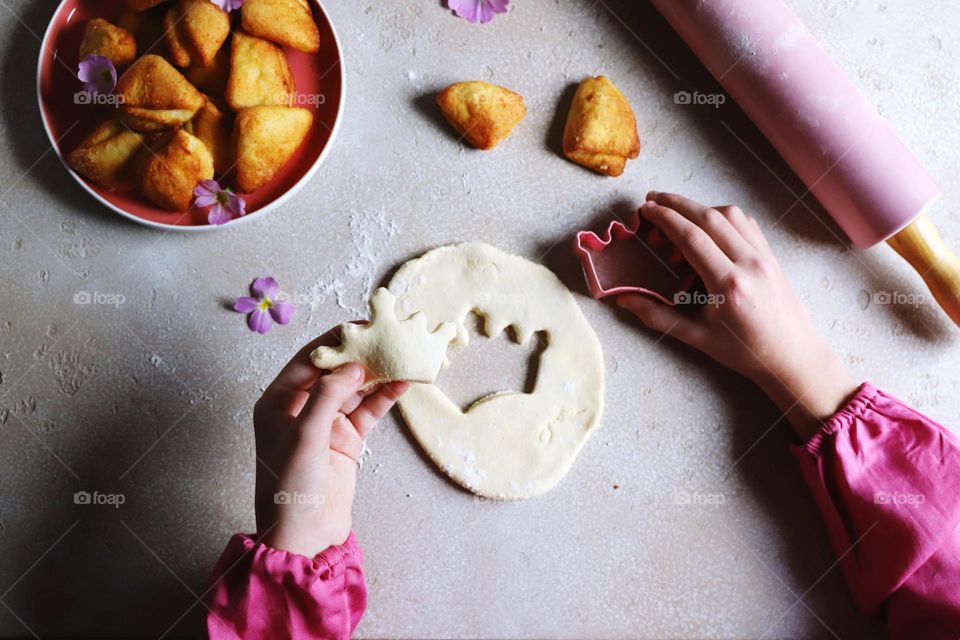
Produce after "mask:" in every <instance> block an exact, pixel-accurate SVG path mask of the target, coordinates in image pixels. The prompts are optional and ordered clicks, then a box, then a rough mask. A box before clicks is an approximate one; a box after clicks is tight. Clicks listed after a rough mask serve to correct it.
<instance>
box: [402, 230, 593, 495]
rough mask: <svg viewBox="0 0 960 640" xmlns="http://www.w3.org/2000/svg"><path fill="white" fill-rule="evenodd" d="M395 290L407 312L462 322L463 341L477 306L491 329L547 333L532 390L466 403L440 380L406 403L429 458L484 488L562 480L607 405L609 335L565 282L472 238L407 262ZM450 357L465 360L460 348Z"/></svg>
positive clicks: (523, 336)
mask: <svg viewBox="0 0 960 640" xmlns="http://www.w3.org/2000/svg"><path fill="white" fill-rule="evenodd" d="M389 289H390V290H391V292H393V294H394V295H396V296H397V301H398V302H397V305H398V306H397V309H398V311H399V312H400V313H402V314H403V315H404V316H406V315H409V314H412V313H415V312H418V311H419V312H422V313H424V314H425V315H426V317H427V325H428V328H433V327H436V326H438V325H439V324H440V323H442V322H454V323H455V324H456V325H457V338H456V339H455V340H454V342H453V344H454V345H457V344H460V345H463V344H466V343H467V341H468V334H467V328H466V323H467V320H468V318H469V316H470V314H471V312H473V313H476V314H477V315H479V316H480V317H481V318H483V321H484V333H486V334H487V336H489V337H494V336H497V335H499V334H500V333H501V332H502V331H504V330H505V329H506V328H507V327H511V328H512V329H513V331H514V334H515V335H516V337H517V340H518V341H519V342H520V343H521V344H523V343H525V342H526V341H527V340H530V339H537V338H532V337H533V336H535V335H536V334H538V333H541V332H542V334H541V335H544V334H545V335H546V342H547V346H546V348H545V349H544V350H543V353H542V355H541V358H540V366H539V368H538V372H537V379H536V381H535V383H534V387H533V389H532V390H531V391H530V393H520V392H513V391H510V392H501V393H495V394H492V395H489V396H487V397H484V398H481V399H480V400H478V401H477V402H475V403H474V404H472V405H471V406H470V407H469V408H468V409H467V410H466V411H462V410H461V409H460V407H459V406H457V404H456V403H455V402H453V401H451V400H450V398H448V397H447V395H446V394H444V392H443V391H442V390H441V389H440V388H438V387H437V386H436V385H433V384H415V385H413V387H412V388H411V389H410V391H408V392H407V394H406V395H405V396H404V397H403V398H402V399H401V400H400V410H401V412H402V414H403V417H404V420H405V421H406V423H407V425H408V426H409V427H410V430H411V431H412V432H413V435H414V437H415V438H416V439H417V441H418V442H419V443H420V446H422V447H423V449H424V450H425V451H426V452H427V454H428V455H429V456H430V458H431V459H432V460H433V461H434V462H435V463H436V464H437V465H438V466H439V467H440V468H441V469H443V470H444V472H446V474H447V475H449V476H450V477H451V478H452V479H453V480H454V481H456V482H457V483H458V484H460V485H462V486H463V487H465V488H467V489H469V490H470V491H473V492H474V493H476V494H478V495H482V496H486V497H489V498H493V499H498V500H519V499H524V498H531V497H534V496H538V495H541V494H543V493H545V492H547V491H549V490H550V489H552V488H553V487H554V486H556V484H557V483H558V482H559V481H560V480H561V479H562V478H563V476H564V475H566V473H567V471H569V469H570V467H571V465H572V464H573V462H574V460H576V458H577V454H578V453H579V452H580V448H581V447H582V446H583V444H584V442H586V440H587V438H588V437H589V436H590V433H591V432H592V431H593V430H594V429H595V428H596V427H597V425H598V423H599V420H600V413H601V411H602V409H603V354H602V351H601V348H600V341H599V340H598V339H597V336H596V334H595V333H594V332H593V328H592V327H591V326H590V325H589V323H588V322H587V320H586V318H584V316H583V313H582V312H581V311H580V308H579V307H578V306H577V303H576V301H575V300H574V298H573V295H572V294H571V293H570V291H569V290H568V289H567V288H566V286H564V284H563V283H562V282H561V281H560V280H559V278H557V276H556V275H554V274H553V272H551V271H550V270H549V269H547V268H546V267H544V266H542V265H539V264H536V263H534V262H531V261H529V260H526V259H524V258H520V257H518V256H513V255H510V254H507V253H504V252H503V251H500V250H499V249H496V248H494V247H491V246H489V245H486V244H482V243H466V244H459V245H451V246H446V247H440V248H437V249H434V250H432V251H430V252H428V253H426V254H424V255H423V256H422V257H420V258H417V259H414V260H411V261H409V262H407V263H406V264H404V265H403V266H402V267H401V268H400V270H399V271H397V273H396V275H394V277H393V279H392V280H391V281H390V285H389ZM448 356H449V357H450V359H451V360H452V364H451V366H454V367H455V366H457V363H456V347H453V348H451V349H450V351H448Z"/></svg>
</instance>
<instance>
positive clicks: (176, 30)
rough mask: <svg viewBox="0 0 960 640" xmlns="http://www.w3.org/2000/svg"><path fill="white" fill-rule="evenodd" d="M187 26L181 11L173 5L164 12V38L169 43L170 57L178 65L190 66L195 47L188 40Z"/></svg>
mask: <svg viewBox="0 0 960 640" xmlns="http://www.w3.org/2000/svg"><path fill="white" fill-rule="evenodd" d="M185 27H186V26H185V25H184V23H183V19H182V18H181V16H180V14H179V12H178V11H177V10H176V9H174V8H173V7H171V8H169V9H167V12H166V13H164V14H163V39H164V41H166V43H167V51H168V52H169V53H170V59H171V60H173V64H175V65H177V66H178V67H189V66H190V63H191V62H193V47H192V46H191V45H190V42H189V41H188V40H187V34H186V33H185Z"/></svg>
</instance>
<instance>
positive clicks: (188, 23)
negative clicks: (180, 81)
mask: <svg viewBox="0 0 960 640" xmlns="http://www.w3.org/2000/svg"><path fill="white" fill-rule="evenodd" d="M179 7H180V15H181V16H182V19H181V20H180V23H179V25H178V26H180V25H182V29H181V33H182V34H183V35H184V37H185V39H186V41H187V43H188V44H189V46H190V49H191V51H192V52H193V53H195V54H196V57H197V58H198V60H197V62H198V63H199V64H200V65H201V66H204V67H206V66H209V65H211V64H213V59H214V56H216V55H217V52H218V51H220V47H222V46H223V43H224V42H226V41H227V36H229V35H230V18H229V16H227V14H226V13H224V12H223V11H221V10H220V8H219V7H217V5H215V4H213V3H212V2H210V0H180V3H179ZM188 64H189V63H188ZM183 66H188V65H183Z"/></svg>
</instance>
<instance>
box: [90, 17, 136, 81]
mask: <svg viewBox="0 0 960 640" xmlns="http://www.w3.org/2000/svg"><path fill="white" fill-rule="evenodd" d="M91 55H93V56H103V57H105V58H107V59H108V60H110V62H112V63H113V66H114V67H116V69H117V71H123V70H124V69H126V68H127V67H128V66H130V63H131V62H133V61H134V60H136V59H137V40H136V38H134V37H133V34H132V33H130V32H129V31H127V30H126V29H124V28H123V27H118V26H116V25H114V24H111V23H110V22H107V21H106V20H103V19H102V18H94V19H93V20H91V21H90V22H88V23H87V26H86V27H84V29H83V41H82V42H81V43H80V59H81V60H83V59H84V58H86V57H87V56H91Z"/></svg>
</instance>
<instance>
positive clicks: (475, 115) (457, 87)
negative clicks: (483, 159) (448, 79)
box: [437, 81, 527, 150]
mask: <svg viewBox="0 0 960 640" xmlns="http://www.w3.org/2000/svg"><path fill="white" fill-rule="evenodd" d="M437 105H438V106H439V107H440V110H441V111H442V112H443V115H444V116H445V117H446V118H447V120H448V121H449V122H450V124H452V125H453V127H454V129H456V130H457V131H458V132H459V133H460V134H461V135H462V136H464V137H466V138H467V140H469V141H470V144H472V145H473V146H475V147H476V148H478V149H483V150H489V149H493V148H494V147H495V146H497V145H498V144H499V143H500V142H501V141H503V140H504V139H505V138H506V137H507V136H509V135H510V132H511V131H513V128H514V127H515V126H517V124H518V123H519V122H520V121H521V120H523V118H524V117H525V116H526V115H527V107H526V106H525V105H524V104H523V96H521V95H520V94H517V93H514V92H513V91H510V90H509V89H504V88H503V87H499V86H497V85H495V84H490V83H488V82H481V81H474V82H458V83H456V84H452V85H450V86H449V87H447V88H446V89H444V90H443V91H442V92H441V93H440V95H438V96H437Z"/></svg>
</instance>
